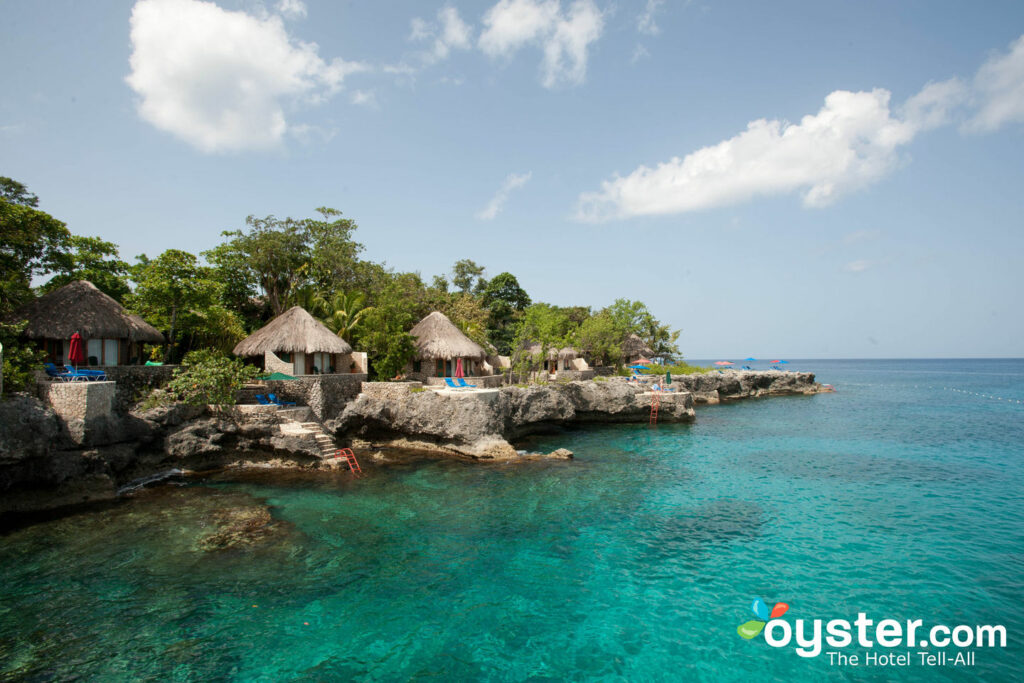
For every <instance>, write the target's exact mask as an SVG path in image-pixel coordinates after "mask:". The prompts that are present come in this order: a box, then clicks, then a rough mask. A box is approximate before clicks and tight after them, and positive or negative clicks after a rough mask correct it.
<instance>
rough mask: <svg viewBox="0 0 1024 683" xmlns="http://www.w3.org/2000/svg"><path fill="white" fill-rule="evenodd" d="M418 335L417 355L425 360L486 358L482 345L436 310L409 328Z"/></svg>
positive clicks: (411, 332) (412, 333)
mask: <svg viewBox="0 0 1024 683" xmlns="http://www.w3.org/2000/svg"><path fill="white" fill-rule="evenodd" d="M409 334H411V335H412V336H414V337H416V357H417V358H420V359H425V360H434V359H437V358H442V359H447V358H480V359H482V358H484V356H485V355H486V354H485V352H484V349H483V347H482V346H480V345H479V344H477V343H476V342H475V341H473V340H472V339H470V338H469V337H467V336H466V335H464V334H462V331H461V330H460V329H459V328H457V327H456V326H455V324H454V323H453V322H452V321H451V320H449V319H448V318H447V317H445V315H444V314H443V313H441V312H439V311H434V312H433V313H431V314H430V315H428V316H427V317H426V318H424V319H423V320H421V321H419V322H418V323H416V326H415V327H413V328H412V329H411V330H409Z"/></svg>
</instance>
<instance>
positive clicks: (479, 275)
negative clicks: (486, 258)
mask: <svg viewBox="0 0 1024 683" xmlns="http://www.w3.org/2000/svg"><path fill="white" fill-rule="evenodd" d="M483 275H484V267H483V266H480V265H477V264H476V263H474V262H473V261H471V260H470V259H468V258H464V259H460V260H458V261H456V262H455V265H453V266H452V284H453V285H455V286H456V287H458V288H459V291H460V292H466V293H472V292H475V291H476V290H477V289H482V288H483V287H484V286H486V284H487V281H486V280H484V277H483Z"/></svg>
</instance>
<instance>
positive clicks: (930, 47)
mask: <svg viewBox="0 0 1024 683" xmlns="http://www.w3.org/2000/svg"><path fill="white" fill-rule="evenodd" d="M3 13H4V21H3V22H2V24H0V61H2V62H3V63H4V64H5V65H7V66H6V67H5V68H4V69H3V70H2V71H0V84H2V89H3V90H2V91H3V93H4V95H3V97H2V98H0V175H8V176H11V177H14V178H16V179H18V180H20V181H22V182H24V183H26V184H27V185H28V186H29V187H30V189H31V190H33V191H34V192H36V193H37V194H38V195H39V196H40V198H41V207H42V208H43V209H45V210H46V211H48V212H50V213H52V214H53V215H55V216H57V217H59V218H61V219H62V220H64V221H66V222H67V223H68V226H69V227H70V228H71V230H72V231H73V232H76V233H79V234H85V235H100V236H102V237H104V238H106V239H108V240H111V241H114V242H116V243H118V244H119V245H120V246H121V248H122V255H123V256H125V257H127V258H129V259H130V258H132V257H134V256H135V255H136V254H140V253H143V252H145V253H147V254H149V255H151V256H152V255H155V254H157V253H159V252H160V251H162V250H163V249H166V248H171V247H174V248H183V249H187V250H189V251H193V252H199V251H202V250H203V249H206V248H209V247H211V246H213V245H214V244H216V243H217V242H218V241H219V234H220V231H222V230H225V229H237V228H240V227H242V226H243V225H244V219H245V217H246V216H247V215H249V214H256V215H267V214H275V215H278V216H282V217H283V216H293V217H303V216H308V215H312V213H313V210H314V209H315V208H316V207H318V206H331V207H335V208H338V209H341V210H342V211H343V212H344V213H345V215H346V216H348V217H350V218H353V219H355V220H356V221H357V222H358V224H359V226H360V229H359V232H358V238H359V239H360V240H361V241H362V242H363V243H364V244H365V245H366V256H367V257H368V258H372V259H374V260H383V261H386V262H387V263H388V264H389V265H391V266H393V267H395V268H397V269H401V270H418V271H420V272H421V273H422V274H423V275H424V277H426V278H427V279H428V280H429V277H430V276H431V275H434V274H439V273H442V272H445V271H447V270H448V269H449V268H450V265H451V263H452V262H454V261H455V260H456V259H459V258H472V259H474V260H475V261H477V262H478V263H481V264H483V265H485V266H486V267H487V268H488V272H489V273H490V274H491V275H494V274H497V273H499V272H501V271H504V270H508V271H510V272H512V273H514V274H515V275H517V276H518V277H519V279H520V282H521V283H522V284H523V286H524V287H525V288H526V289H527V290H528V291H529V292H530V293H531V295H532V296H533V297H534V298H535V299H536V300H543V301H549V302H552V303H556V304H562V305H569V304H586V305H591V306H595V307H598V306H602V305H605V304H607V303H610V302H611V301H612V300H613V299H615V298H617V297H628V298H634V299H641V300H643V301H645V302H647V303H648V305H649V306H650V307H651V308H652V310H653V311H654V312H655V314H656V315H658V316H659V317H660V318H662V319H663V320H666V321H668V322H670V323H671V324H673V325H674V326H676V327H678V328H681V329H682V330H683V332H682V337H681V340H680V341H681V346H682V350H683V352H684V354H685V355H686V356H689V357H691V358H730V357H734V359H735V358H740V357H745V356H748V355H753V356H756V357H767V356H771V357H779V356H782V357H928V356H940V357H943V356H944V357H949V356H954V357H965V356H1024V342H1022V340H1024V316H1022V315H1021V313H1020V310H1021V307H1020V303H1019V299H1020V295H1021V293H1022V292H1024V275H1022V269H1021V265H1020V264H1021V257H1022V255H1024V231H1022V229H1021V227H1022V223H1024V221H1022V219H1024V192H1022V191H1021V188H1022V187H1024V163H1022V161H1021V160H1022V157H1024V155H1022V152H1024V40H1022V38H1021V36H1022V34H1024V4H1022V3H1020V2H989V3H986V4H985V10H984V11H979V10H978V8H977V6H976V5H972V4H970V3H966V2H958V3H950V2H901V3H893V2H858V3H833V2H827V3H821V2H807V3H788V2H782V3H760V2H757V3H755V2H751V3H740V2H705V3H701V2H673V1H671V0H665V1H664V2H657V1H654V2H651V1H650V0H636V1H633V2H629V1H627V0H619V1H617V2H607V1H604V2H603V1H601V0H577V1H575V2H570V1H567V0H561V2H559V1H558V0H501V2H496V1H493V0H488V1H487V2H478V3H470V2H449V3H444V2H426V1H423V0H420V1H418V2H388V3H355V2H326V1H325V2H317V1H315V0H306V1H305V2H299V1H298V0H286V1H285V2H278V1H277V0H267V2H264V3H260V2H256V1H250V0H242V1H237V0H221V1H220V2H219V3H218V4H216V5H214V4H212V3H203V2H197V1H195V0H143V1H141V2H138V3H133V2H127V1H126V2H104V3H82V2H58V1H56V0H54V1H49V2H46V3H39V2H32V1H28V0H26V1H13V2H12V1H8V2H5V3H4V10H3Z"/></svg>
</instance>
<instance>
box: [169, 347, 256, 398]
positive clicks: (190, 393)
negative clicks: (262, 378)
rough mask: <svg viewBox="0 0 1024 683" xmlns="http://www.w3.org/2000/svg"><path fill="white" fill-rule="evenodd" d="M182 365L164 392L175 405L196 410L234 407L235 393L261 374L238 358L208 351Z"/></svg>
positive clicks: (190, 356)
mask: <svg viewBox="0 0 1024 683" xmlns="http://www.w3.org/2000/svg"><path fill="white" fill-rule="evenodd" d="M182 364H183V365H184V367H182V368H179V369H178V370H176V371H175V372H174V378H173V379H172V380H171V381H170V382H169V383H168V384H167V392H168V393H169V394H171V395H172V396H173V397H174V398H175V399H177V400H178V401H181V402H183V403H188V404H189V405H197V406H202V405H207V404H212V405H234V403H235V394H236V393H237V392H238V390H239V389H241V388H242V387H243V386H244V385H245V383H246V382H250V381H252V380H253V379H255V378H256V376H257V375H258V374H259V372H260V370H259V368H256V367H254V366H251V365H246V364H245V363H243V362H242V360H241V359H240V358H229V357H228V356H226V355H224V354H223V353H220V352H218V351H214V350H211V349H202V350H199V351H192V352H190V353H188V354H186V356H185V359H184V360H183V362H182Z"/></svg>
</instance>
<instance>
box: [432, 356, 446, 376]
mask: <svg viewBox="0 0 1024 683" xmlns="http://www.w3.org/2000/svg"><path fill="white" fill-rule="evenodd" d="M434 369H435V371H436V372H437V376H438V377H444V359H443V358H438V359H437V363H436V365H435V368H434Z"/></svg>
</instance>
